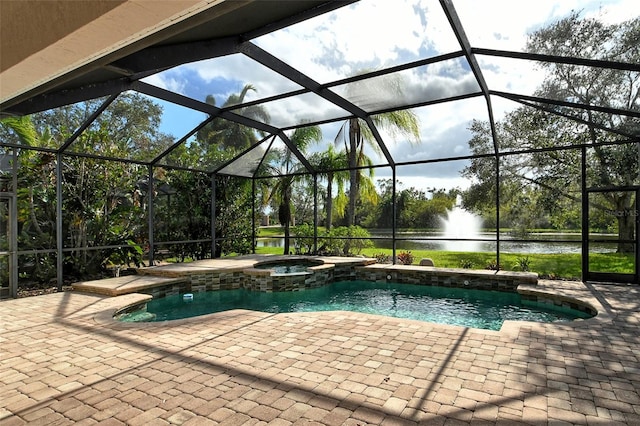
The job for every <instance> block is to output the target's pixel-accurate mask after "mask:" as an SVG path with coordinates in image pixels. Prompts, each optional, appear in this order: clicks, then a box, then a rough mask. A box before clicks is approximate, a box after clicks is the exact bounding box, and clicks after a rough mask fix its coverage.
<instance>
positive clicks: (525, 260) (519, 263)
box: [513, 256, 531, 272]
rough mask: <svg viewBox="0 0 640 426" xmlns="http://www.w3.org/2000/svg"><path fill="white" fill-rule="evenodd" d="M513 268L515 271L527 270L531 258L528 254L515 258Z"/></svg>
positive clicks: (528, 269)
mask: <svg viewBox="0 0 640 426" xmlns="http://www.w3.org/2000/svg"><path fill="white" fill-rule="evenodd" d="M513 268H514V269H515V270H517V271H522V272H529V271H530V270H531V260H530V259H529V256H524V257H519V258H517V259H516V263H515V265H513Z"/></svg>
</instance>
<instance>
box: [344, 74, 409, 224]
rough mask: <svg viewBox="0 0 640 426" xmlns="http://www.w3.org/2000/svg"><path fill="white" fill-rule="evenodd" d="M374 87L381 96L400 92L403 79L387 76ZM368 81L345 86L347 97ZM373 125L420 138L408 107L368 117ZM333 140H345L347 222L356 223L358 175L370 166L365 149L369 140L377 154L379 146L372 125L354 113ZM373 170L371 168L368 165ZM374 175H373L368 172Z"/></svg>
mask: <svg viewBox="0 0 640 426" xmlns="http://www.w3.org/2000/svg"><path fill="white" fill-rule="evenodd" d="M377 81H378V84H377V85H376V89H377V90H378V91H379V92H381V93H383V95H384V96H399V97H402V96H403V85H402V80H401V79H400V78H399V77H397V76H387V77H384V78H381V79H378V80H377ZM371 90H372V88H371V87H370V84H369V83H368V82H367V81H366V80H365V81H360V82H357V83H354V84H351V85H349V86H348V91H347V96H346V97H347V98H351V97H353V98H358V97H362V96H366V95H364V94H365V93H368V92H369V91H371ZM371 121H372V122H373V124H374V126H376V128H378V129H380V130H386V131H387V132H388V133H389V134H390V135H391V136H392V137H396V136H401V137H406V138H407V139H408V140H409V142H412V143H414V142H415V143H418V142H419V141H420V127H419V123H418V117H417V116H416V115H415V114H414V113H413V112H412V111H411V110H396V111H391V112H386V113H382V114H376V115H374V116H372V117H371ZM335 142H336V143H340V142H342V143H344V149H345V152H346V154H347V159H348V167H349V205H348V207H347V226H352V225H355V218H356V201H357V198H358V196H359V195H360V193H361V191H360V185H361V183H362V180H361V179H360V176H361V172H360V170H361V169H363V168H367V167H369V166H371V164H370V163H369V160H368V158H367V157H366V155H365V152H364V149H365V146H366V145H367V144H368V145H369V146H370V147H371V148H372V149H373V150H374V151H375V152H376V153H378V154H380V152H381V150H380V146H379V144H378V141H377V140H376V139H375V137H374V135H373V132H372V130H371V128H369V125H368V124H367V122H366V121H365V120H362V119H360V118H357V117H353V118H350V119H349V120H347V121H345V122H344V123H343V125H342V126H341V128H340V131H339V132H338V135H337V136H336V138H335ZM369 170H370V171H371V172H372V170H373V169H371V168H369ZM371 179H373V176H371ZM372 187H373V185H372Z"/></svg>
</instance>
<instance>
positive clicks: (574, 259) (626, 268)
mask: <svg viewBox="0 0 640 426" xmlns="http://www.w3.org/2000/svg"><path fill="white" fill-rule="evenodd" d="M319 232H321V230H320V229H319ZM258 235H259V237H267V238H268V237H270V236H282V235H283V230H282V228H281V227H277V226H273V227H268V228H260V232H259V234H258ZM403 251H405V250H397V251H396V255H397V254H400V253H401V252H403ZM256 252H257V253H260V254H283V251H282V247H259V248H257V249H256ZM360 254H362V255H364V256H367V257H375V256H376V255H377V254H386V255H388V256H391V250H390V249H381V248H368V249H364V250H362V252H361V253H360ZM411 254H412V255H413V263H414V264H418V263H419V262H420V259H422V258H424V257H428V258H431V259H432V260H433V262H434V264H435V265H436V266H438V267H442V268H460V267H462V263H466V264H467V265H469V264H471V265H472V266H471V268H473V269H486V268H487V266H488V265H489V264H490V263H495V253H493V252H450V251H438V250H411ZM633 256H634V255H633V254H620V253H602V254H600V253H595V254H591V256H590V259H589V261H590V269H591V270H592V271H598V272H615V273H625V274H632V273H633V272H634V269H633V268H634V258H633ZM524 265H527V266H528V270H529V271H531V272H537V273H538V274H539V275H540V277H543V278H547V277H548V278H563V279H580V277H581V276H582V255H581V254H579V253H560V254H540V253H532V254H523V253H500V267H501V269H503V270H506V271H521V270H523V268H522V266H524Z"/></svg>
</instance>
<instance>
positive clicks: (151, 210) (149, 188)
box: [147, 165, 155, 266]
mask: <svg viewBox="0 0 640 426" xmlns="http://www.w3.org/2000/svg"><path fill="white" fill-rule="evenodd" d="M147 182H149V184H148V185H147V205H148V206H149V208H148V209H147V214H148V215H149V217H148V218H147V219H148V226H149V232H148V234H149V266H153V261H154V260H153V253H154V252H155V241H154V233H153V228H154V226H153V225H154V223H155V221H154V208H153V166H152V165H149V167H148V170H147Z"/></svg>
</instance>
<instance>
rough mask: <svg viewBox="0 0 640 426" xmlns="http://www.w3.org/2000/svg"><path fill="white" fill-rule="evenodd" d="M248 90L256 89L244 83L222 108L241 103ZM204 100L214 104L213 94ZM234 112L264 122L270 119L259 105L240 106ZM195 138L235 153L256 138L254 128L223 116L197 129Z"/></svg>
mask: <svg viewBox="0 0 640 426" xmlns="http://www.w3.org/2000/svg"><path fill="white" fill-rule="evenodd" d="M249 91H256V89H255V87H253V86H252V85H251V84H247V85H245V86H244V87H243V88H242V90H241V91H240V93H239V94H231V95H230V96H229V98H227V100H226V101H225V103H224V104H223V105H222V108H225V107H230V106H233V105H238V104H242V103H243V102H244V99H245V97H246V96H247V93H248V92H249ZM205 102H206V103H208V104H209V105H213V106H215V105H216V100H215V98H214V97H213V95H207V97H206V99H205ZM234 113H235V114H238V115H241V116H243V117H247V118H251V119H254V120H258V121H262V122H265V123H268V122H269V120H270V117H269V113H268V112H267V110H266V109H264V107H262V106H260V105H250V106H246V107H242V108H240V109H238V110H234ZM197 140H198V141H204V142H206V143H207V144H208V145H210V146H211V145H213V146H215V147H217V148H218V149H219V150H221V151H223V152H224V151H226V152H227V153H229V152H231V153H237V152H240V151H242V150H243V149H246V148H248V147H250V146H251V145H252V144H254V143H255V142H256V140H257V139H256V133H255V131H254V129H252V128H250V127H247V126H244V125H242V124H239V123H236V122H233V121H229V120H225V119H223V118H216V119H214V120H213V121H211V122H210V123H208V124H207V125H206V126H204V127H203V128H202V129H200V130H199V131H198V133H197Z"/></svg>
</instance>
